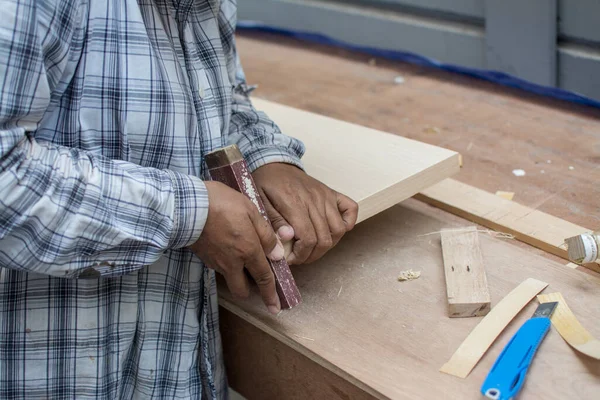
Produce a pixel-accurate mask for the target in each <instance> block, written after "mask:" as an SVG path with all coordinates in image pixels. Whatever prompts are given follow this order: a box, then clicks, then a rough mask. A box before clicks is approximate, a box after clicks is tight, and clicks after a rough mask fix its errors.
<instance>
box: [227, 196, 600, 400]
mask: <svg viewBox="0 0 600 400" xmlns="http://www.w3.org/2000/svg"><path fill="white" fill-rule="evenodd" d="M436 212H438V210H432V209H431V208H430V207H429V206H427V205H424V204H422V203H420V202H418V201H416V200H412V199H409V200H407V201H406V202H404V203H403V204H402V205H399V206H394V207H392V208H391V209H389V210H387V211H385V212H383V213H380V214H378V215H376V216H374V217H372V218H370V219H369V220H367V221H365V222H363V223H362V224H360V225H358V226H357V227H356V228H355V230H354V231H352V232H351V233H349V234H348V235H347V236H346V237H345V238H344V239H343V240H342V242H341V243H340V244H339V245H338V247H336V248H335V249H333V250H332V251H331V252H330V253H329V254H327V255H326V256H325V257H324V258H323V259H321V260H320V261H318V262H316V263H314V264H312V265H306V266H298V267H294V268H293V273H294V276H295V278H296V281H297V283H298V285H299V288H300V291H301V292H302V295H303V299H304V303H303V304H302V305H301V306H299V307H298V308H295V309H293V310H289V311H285V312H283V313H281V314H280V315H279V316H271V315H269V314H268V313H267V312H266V311H265V310H264V309H263V305H262V304H261V301H260V298H259V296H258V295H257V293H256V292H253V293H252V295H251V297H250V298H249V299H247V300H237V299H233V298H232V297H231V296H230V295H229V293H228V292H227V289H226V288H224V287H220V289H219V290H220V302H221V305H222V306H223V307H225V308H226V309H228V310H229V311H231V312H232V313H234V314H235V315H236V316H237V317H238V318H239V319H243V320H245V321H248V322H250V323H251V324H252V325H253V326H255V327H257V328H258V329H259V330H260V331H262V332H263V333H266V334H268V336H269V337H271V338H275V339H276V340H278V341H279V342H281V343H282V344H283V345H284V347H285V348H286V349H288V350H289V351H293V352H295V353H298V354H301V355H302V356H303V357H304V361H303V363H304V364H306V363H309V362H308V361H307V360H309V361H310V362H312V363H313V365H315V366H317V365H318V366H319V368H325V369H327V370H329V371H331V372H333V373H334V374H336V375H337V376H339V377H341V378H343V379H344V380H345V381H347V382H350V383H351V384H352V385H353V386H355V387H357V388H359V389H360V390H361V393H363V392H364V393H368V394H369V395H371V396H372V397H373V398H378V399H433V398H457V399H458V398H460V399H479V398H480V396H479V387H480V385H481V383H482V382H483V380H484V379H485V376H486V375H487V372H488V371H489V368H490V367H491V365H492V364H493V362H494V360H495V359H496V357H497V356H498V354H499V352H500V351H501V349H502V347H503V346H504V345H505V344H506V343H507V341H508V340H509V339H510V337H511V336H512V335H513V334H514V333H515V331H516V329H518V327H519V326H520V325H521V324H522V323H523V322H524V321H525V320H526V319H527V318H529V317H530V316H531V314H532V313H533V311H534V309H535V307H536V306H537V302H536V301H532V302H530V304H529V305H528V306H527V307H525V308H524V309H523V311H522V312H521V313H519V314H518V315H517V317H516V318H515V319H514V320H513V322H512V323H511V324H510V325H509V326H508V327H507V328H506V329H505V330H504V332H503V333H502V334H501V335H500V336H499V338H498V339H497V340H496V341H495V342H494V344H493V345H492V347H491V348H490V349H489V350H488V352H487V353H486V354H485V356H484V357H483V358H482V359H481V361H480V362H479V363H478V365H477V366H476V367H475V369H474V370H473V371H472V372H471V374H470V375H469V376H468V377H467V378H466V379H460V378H456V377H454V376H450V375H447V374H444V373H441V372H439V368H440V366H442V365H443V364H444V363H445V362H446V361H448V359H449V358H450V357H451V355H452V354H453V353H454V352H455V351H456V349H457V348H458V347H459V345H460V344H461V343H462V342H463V340H464V339H465V338H466V337H467V335H468V334H469V332H471V331H472V329H473V328H474V327H475V326H476V325H477V324H478V322H479V321H480V320H481V318H448V315H447V299H446V290H445V281H444V269H443V262H442V250H441V245H440V238H439V236H438V235H426V234H428V233H431V232H438V231H440V230H441V229H443V228H453V227H460V226H466V225H468V223H466V222H464V224H462V225H460V224H458V225H457V224H449V223H448V220H447V219H440V218H439V217H438V216H437V214H436ZM421 235H426V236H421ZM480 245H481V250H482V255H483V259H484V263H485V265H486V273H487V279H488V284H489V288H490V294H491V301H492V307H494V306H495V305H496V304H497V303H498V302H499V300H500V299H502V298H503V297H504V296H505V295H506V294H508V293H509V292H510V291H511V290H512V289H514V288H515V287H516V286H517V285H518V284H519V283H521V282H522V281H523V280H525V279H527V278H535V279H538V280H541V281H544V282H547V283H548V284H549V286H548V288H546V289H545V290H546V291H560V292H561V293H562V294H563V296H564V297H565V299H566V300H567V301H568V302H569V306H570V307H571V309H573V312H576V313H577V315H578V318H579V320H580V321H581V323H582V324H584V325H585V326H586V327H588V328H589V329H590V333H591V334H592V335H594V336H596V337H598V336H600V330H599V329H600V309H599V308H598V306H597V305H598V304H600V280H598V279H597V278H595V277H592V276H589V275H587V274H584V273H582V272H580V271H577V270H573V269H571V268H567V267H565V266H564V265H561V264H558V263H555V262H552V261H549V260H547V259H545V258H542V257H540V256H537V255H534V254H532V253H531V252H527V251H524V250H522V249H520V248H517V247H516V246H514V245H512V244H511V243H510V242H506V241H502V240H500V239H493V238H490V237H489V236H487V235H484V234H482V235H480ZM407 269H413V270H415V271H421V277H420V278H419V279H416V280H412V281H407V282H398V280H397V276H398V273H399V272H400V271H403V270H407ZM228 326H229V327H230V328H229V329H235V326H232V323H231V320H230V323H229V324H228ZM224 337H226V338H227V337H230V335H227V334H224ZM230 344H231V343H228V342H227V340H224V347H225V349H226V353H227V354H229V357H232V354H235V353H231V352H228V350H227V349H228V348H229V347H228V346H229V345H230ZM245 346H249V347H252V346H253V343H252V342H251V340H250V339H248V341H247V343H245ZM267 350H268V349H264V350H263V351H267ZM280 354H282V353H280ZM238 361H240V362H242V361H243V360H238ZM283 361H284V360H280V361H279V362H283ZM248 362H249V363H250V361H248ZM250 364H253V362H252V363H250ZM250 364H248V366H249V367H250ZM309 364H310V363H309ZM253 365H254V364H253ZM257 365H260V363H259V364H257ZM295 365H298V366H299V365H300V364H295ZM255 368H256V367H255ZM298 368H299V367H298ZM271 373H272V374H273V373H277V370H273V369H271ZM282 373H283V372H282ZM233 376H235V374H234V375H233ZM259 376H260V375H259ZM295 376H296V378H295V379H296V380H295V381H294V382H295V383H294V385H296V387H298V388H299V390H301V388H302V384H308V383H306V382H304V380H303V379H304V378H303V374H302V370H301V369H299V370H296V371H295ZM310 376H311V379H319V376H318V375H317V376H315V375H314V374H312V375H310ZM269 381H270V382H271V383H273V382H276V381H275V380H273V377H271V378H270V380H269ZM231 384H232V387H234V388H236V382H235V381H232V382H231ZM261 384H263V383H262V381H260V380H259V381H257V382H256V384H255V387H254V389H255V391H254V395H252V393H247V394H250V396H248V397H249V398H260V397H256V394H257V393H260V390H261ZM316 384H317V383H315V385H316ZM328 390H329V389H328ZM599 392H600V364H599V362H598V361H595V360H591V359H589V358H587V357H581V356H579V355H578V354H577V353H576V352H575V351H574V350H573V349H572V348H570V346H568V345H567V344H566V343H565V342H564V341H563V339H562V338H561V337H560V335H559V334H558V333H557V332H556V331H554V330H553V331H551V332H549V334H548V337H547V338H546V340H545V342H544V344H543V346H542V348H541V349H540V351H539V353H538V354H537V355H536V359H535V361H534V363H533V365H532V367H531V369H530V372H529V374H528V377H527V382H526V384H525V387H524V389H523V393H522V397H523V398H529V397H535V398H544V399H564V398H577V399H595V398H597V394H598V393H599ZM242 394H244V393H242ZM268 398H269V397H266V399H268ZM313 398H315V399H319V398H325V397H319V396H316V397H313Z"/></svg>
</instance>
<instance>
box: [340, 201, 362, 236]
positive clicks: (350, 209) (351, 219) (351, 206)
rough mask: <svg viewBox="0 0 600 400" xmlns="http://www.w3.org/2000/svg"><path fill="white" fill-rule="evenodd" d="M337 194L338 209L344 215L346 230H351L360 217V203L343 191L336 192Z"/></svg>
mask: <svg viewBox="0 0 600 400" xmlns="http://www.w3.org/2000/svg"><path fill="white" fill-rule="evenodd" d="M336 196H337V206H338V210H339V211H340V214H341V215H342V220H343V221H344V224H346V231H350V230H351V229H353V228H354V225H356V219H357V218H358V204H357V203H356V202H355V201H354V200H352V199H351V198H349V197H348V196H344V195H343V194H341V193H336Z"/></svg>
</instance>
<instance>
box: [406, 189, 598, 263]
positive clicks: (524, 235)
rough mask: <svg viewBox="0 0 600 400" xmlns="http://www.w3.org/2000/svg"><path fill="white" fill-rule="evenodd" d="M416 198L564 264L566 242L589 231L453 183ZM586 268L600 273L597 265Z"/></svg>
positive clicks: (490, 194)
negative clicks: (527, 245)
mask: <svg viewBox="0 0 600 400" xmlns="http://www.w3.org/2000/svg"><path fill="white" fill-rule="evenodd" d="M415 198H417V199H419V200H421V201H424V202H426V203H428V204H431V205H433V206H435V207H438V208H441V209H442V210H445V211H448V212H451V213H452V214H456V215H458V216H460V217H463V218H465V219H467V220H469V221H473V222H475V223H478V224H480V225H483V226H487V227H489V228H492V229H494V230H496V231H499V232H505V233H510V234H512V235H514V236H515V238H517V239H518V240H520V241H522V242H525V243H528V244H530V245H532V246H535V247H537V248H539V249H542V250H544V251H547V252H548V253H551V254H554V255H556V256H558V257H561V258H564V259H565V260H568V256H567V250H566V247H565V246H564V241H565V239H566V238H569V237H572V236H577V235H580V234H582V233H584V232H590V231H591V229H587V228H584V227H581V226H578V225H575V224H572V223H570V222H568V221H565V220H563V219H560V218H556V217H554V216H552V215H549V214H546V213H544V212H541V211H538V210H534V209H532V208H529V207H525V206H522V205H520V204H518V203H516V202H514V201H510V200H506V199H503V198H502V197H500V196H496V195H494V194H492V193H489V192H486V191H485V190H481V189H478V188H476V187H473V186H470V185H467V184H465V183H461V182H459V181H456V180H454V179H445V180H443V181H442V182H439V183H437V184H435V185H432V186H431V187H429V188H427V189H425V190H423V191H421V193H419V194H418V195H416V196H415ZM585 267H587V268H589V269H592V270H594V271H596V272H600V266H599V265H598V264H595V263H594V264H587V265H585Z"/></svg>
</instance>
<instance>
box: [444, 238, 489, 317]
mask: <svg viewBox="0 0 600 400" xmlns="http://www.w3.org/2000/svg"><path fill="white" fill-rule="evenodd" d="M441 237H442V255H443V258H444V273H445V276H446V295H447V297H448V316H449V317H451V318H454V317H481V316H484V315H486V314H487V313H488V312H490V302H491V300H490V291H489V288H488V283H487V277H486V274H485V268H484V266H483V257H482V256H481V248H480V247H479V236H478V235H477V227H475V226H469V227H466V228H458V229H444V230H442V232H441Z"/></svg>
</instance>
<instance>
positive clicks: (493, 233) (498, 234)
mask: <svg viewBox="0 0 600 400" xmlns="http://www.w3.org/2000/svg"><path fill="white" fill-rule="evenodd" d="M449 230H450V231H452V232H467V231H468V230H469V228H457V229H449ZM477 232H479V233H487V234H488V235H490V236H491V237H495V238H498V239H510V240H513V239H515V235H513V234H510V233H506V232H496V231H492V230H490V229H477ZM440 233H442V231H436V232H429V233H424V234H422V235H417V237H423V236H430V235H439V234H440Z"/></svg>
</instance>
